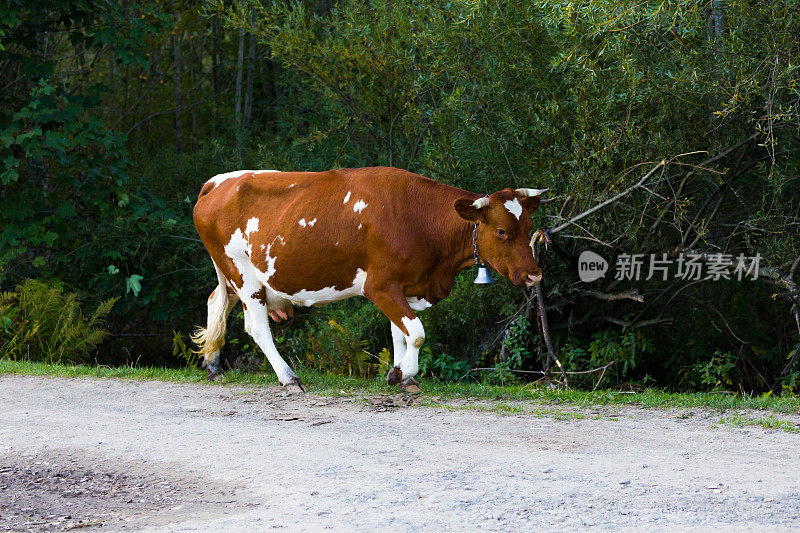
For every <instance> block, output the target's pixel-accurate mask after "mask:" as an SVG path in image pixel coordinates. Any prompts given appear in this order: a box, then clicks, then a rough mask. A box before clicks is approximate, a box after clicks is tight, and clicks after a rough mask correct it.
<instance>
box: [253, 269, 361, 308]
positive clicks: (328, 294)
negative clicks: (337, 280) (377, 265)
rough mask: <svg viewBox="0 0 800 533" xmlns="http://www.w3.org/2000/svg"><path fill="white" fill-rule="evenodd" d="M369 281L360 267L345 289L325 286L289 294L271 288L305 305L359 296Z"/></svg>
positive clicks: (292, 300)
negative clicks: (350, 283)
mask: <svg viewBox="0 0 800 533" xmlns="http://www.w3.org/2000/svg"><path fill="white" fill-rule="evenodd" d="M259 279H261V280H262V283H264V284H265V285H267V283H266V280H265V279H263V278H262V277H261V276H259ZM366 281H367V273H366V271H364V270H362V269H360V268H359V269H358V270H357V271H356V275H355V277H354V278H353V285H352V286H350V287H348V288H346V289H343V290H337V289H336V287H334V286H331V287H325V288H324V289H319V290H316V291H309V290H306V289H303V290H301V291H298V292H296V293H294V294H287V293H284V292H281V291H278V290H275V289H273V288H272V287H270V290H271V291H272V292H273V293H274V294H276V295H278V296H280V297H281V298H283V299H285V300H289V301H290V302H292V303H293V304H295V305H304V306H311V305H314V304H319V303H327V302H335V301H336V300H343V299H344V298H350V297H351V296H358V295H360V294H364V284H365V283H366Z"/></svg>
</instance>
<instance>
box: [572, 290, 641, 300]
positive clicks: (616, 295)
mask: <svg viewBox="0 0 800 533" xmlns="http://www.w3.org/2000/svg"><path fill="white" fill-rule="evenodd" d="M579 294H580V295H581V296H591V297H592V298H597V299H598V300H605V301H606V302H613V301H616V300H634V301H636V302H639V303H644V296H642V295H641V294H639V291H638V290H636V289H633V290H630V291H623V292H612V293H606V292H600V291H580V293H579Z"/></svg>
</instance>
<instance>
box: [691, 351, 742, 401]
mask: <svg viewBox="0 0 800 533" xmlns="http://www.w3.org/2000/svg"><path fill="white" fill-rule="evenodd" d="M736 359H737V357H736V355H734V354H732V353H730V352H722V351H720V350H716V351H715V352H714V355H712V356H711V357H710V358H709V359H708V361H698V362H697V363H695V364H694V365H692V366H691V367H690V368H689V369H687V371H686V372H685V376H684V379H686V381H687V382H688V383H689V384H690V385H691V386H692V388H693V389H698V390H706V391H710V390H724V389H729V388H731V387H733V386H734V385H735V384H736V382H737V379H738V373H739V372H738V365H737V364H736Z"/></svg>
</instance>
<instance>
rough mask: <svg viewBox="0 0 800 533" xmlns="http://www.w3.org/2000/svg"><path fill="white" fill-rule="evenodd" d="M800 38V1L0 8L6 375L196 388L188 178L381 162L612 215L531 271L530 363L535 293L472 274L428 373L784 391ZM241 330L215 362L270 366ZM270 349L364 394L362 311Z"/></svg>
mask: <svg viewBox="0 0 800 533" xmlns="http://www.w3.org/2000/svg"><path fill="white" fill-rule="evenodd" d="M799 23H800V10H798V6H797V4H796V2H795V1H794V0H769V1H709V0H692V1H673V2H650V1H641V2H610V1H599V0H587V1H545V0H536V1H529V2H503V1H469V2H415V1H402V0H400V1H398V0H395V1H355V0H353V1H351V0H344V1H341V2H334V1H332V0H330V1H329V0H325V1H291V2H274V3H271V2H251V3H230V2H227V1H214V2H207V3H206V2H196V1H185V0H169V1H158V2H149V3H141V2H128V1H127V0H72V1H66V0H65V1H60V0H53V1H40V0H3V2H2V3H0V287H2V290H3V291H6V292H5V293H4V294H3V296H2V300H0V326H1V327H0V350H2V352H1V353H0V357H9V358H15V359H33V360H47V361H62V362H90V363H97V364H109V365H111V364H114V365H116V364H132V365H167V366H176V365H185V364H197V361H196V360H195V358H194V356H193V354H192V352H191V349H190V348H191V346H190V344H189V342H188V334H189V333H190V332H191V331H192V330H193V329H194V328H195V327H196V326H197V325H200V324H204V321H205V317H204V314H205V305H206V298H207V297H208V294H209V292H210V291H211V290H212V289H213V287H214V285H215V284H216V280H215V277H214V273H213V269H212V267H211V263H210V261H209V260H208V258H207V255H206V252H205V250H204V248H203V246H202V243H200V242H199V240H198V239H197V236H196V234H195V231H194V228H193V225H192V220H191V212H192V207H193V203H194V201H195V199H196V196H197V194H198V192H199V190H200V187H201V185H202V184H203V182H204V181H205V180H207V179H208V178H209V177H211V176H213V175H214V174H216V173H219V172H225V171H230V170H234V169H239V168H269V169H280V170H325V169H330V168H335V167H355V166H374V165H392V166H397V167H402V168H407V169H410V170H412V171H414V172H418V173H421V174H423V175H426V176H429V177H431V178H433V179H436V180H439V181H442V182H445V183H449V184H453V185H456V186H459V187H463V188H466V189H470V190H473V191H481V192H490V191H494V190H497V189H501V188H504V187H508V186H511V187H537V188H544V187H549V188H550V189H551V191H550V193H549V194H550V198H552V201H551V202H549V203H548V204H546V205H544V206H543V207H542V209H540V210H539V211H538V212H537V213H536V214H535V215H534V227H537V228H541V229H543V230H544V229H547V228H551V229H552V228H556V227H559V226H561V225H562V224H564V223H565V221H567V220H568V219H570V218H572V217H575V216H577V215H579V214H581V213H583V212H585V211H587V210H588V209H591V208H592V207H593V206H596V205H598V204H600V203H601V202H603V201H605V200H608V199H612V198H615V197H617V196H618V195H619V197H618V198H617V199H616V200H615V201H614V202H611V203H609V204H608V205H606V206H605V207H603V208H601V209H599V210H597V211H596V212H594V213H592V214H590V215H589V216H586V217H584V218H581V219H580V221H577V222H576V223H575V224H571V225H568V226H566V227H564V228H562V229H561V230H559V231H557V232H553V233H552V234H551V235H550V238H551V241H552V242H551V243H550V244H549V245H548V246H547V247H545V246H544V245H540V246H539V247H538V250H537V251H538V253H539V255H540V256H541V259H540V262H541V263H542V265H543V268H544V272H545V277H544V281H543V284H542V290H543V293H542V296H543V300H542V301H543V303H544V306H545V309H546V319H547V327H548V330H549V333H550V335H549V336H550V337H551V341H552V357H551V358H548V357H547V352H548V349H547V342H545V341H546V340H547V339H544V338H543V335H542V333H543V331H542V329H541V321H540V319H539V311H538V309H539V308H538V306H537V305H535V303H536V302H535V298H534V295H532V294H526V293H525V292H524V291H522V290H521V289H517V288H514V287H512V286H510V284H508V283H506V282H504V281H500V282H497V283H495V284H493V285H491V286H482V287H479V286H474V285H473V284H472V277H474V270H468V271H466V272H465V273H464V274H462V276H460V278H459V280H458V282H457V286H456V289H455V290H454V292H453V294H452V295H451V297H450V298H449V299H447V300H445V301H444V302H442V303H441V304H439V305H437V306H436V307H435V308H433V309H431V310H429V311H427V312H426V313H423V317H422V318H423V322H424V324H425V328H426V332H427V339H428V340H427V343H426V348H425V349H424V351H423V353H422V369H423V372H424V373H425V375H427V376H432V377H438V378H441V379H460V378H463V379H481V380H486V381H492V382H508V381H513V380H519V379H530V378H531V377H538V376H537V375H536V374H522V373H518V372H512V371H513V370H527V371H534V372H535V371H539V370H542V369H543V368H546V367H552V368H556V367H555V366H552V365H550V363H551V361H555V359H558V362H559V363H561V364H562V365H563V367H564V368H565V369H566V370H567V371H570V372H581V371H586V370H592V369H597V368H601V367H605V366H606V365H608V364H609V363H611V362H612V361H613V362H614V364H612V365H610V366H608V368H607V369H606V370H605V371H604V372H603V373H602V382H601V383H600V386H612V385H613V386H619V385H621V384H628V385H632V386H647V385H658V386H663V387H668V388H672V389H694V390H711V389H730V390H737V391H754V390H755V391H775V392H784V391H791V392H796V391H797V389H798V386H800V363H798V362H797V361H796V359H797V355H798V349H800V343H799V342H798V336H799V335H800V318H798V298H799V293H798V288H797V280H798V276H800V267H799V266H798V264H800V238H798V230H799V229H800V176H799V175H798V174H799V173H798V169H800V150H798V149H799V148H800V142H799V141H800V114H799V113H798V107H799V105H800V70H798V66H800V41H799V39H800V24H799ZM662 160H664V161H665V162H666V163H665V165H663V166H661V167H658V168H656V167H657V164H658V163H659V162H660V161H662ZM654 168H655V169H656V171H655V172H652V173H651V174H650V175H649V176H648V178H647V179H646V180H645V181H641V180H642V178H643V177H645V176H646V175H647V173H648V172H650V171H651V170H652V169H654ZM622 193H625V194H622ZM586 248H589V249H592V250H593V251H595V252H597V253H599V254H600V255H602V256H603V257H605V258H606V259H607V260H608V261H609V262H610V263H611V264H612V269H613V264H614V261H615V258H616V257H617V256H619V255H620V254H634V253H641V254H647V255H649V254H656V255H657V256H659V257H661V254H668V257H670V258H675V257H677V256H679V255H680V254H681V253H693V254H696V255H697V257H699V258H701V259H702V260H703V261H705V262H706V263H708V261H709V258H710V257H711V258H713V256H714V254H729V255H730V256H732V257H734V258H735V257H737V256H739V255H740V254H741V255H744V256H747V257H753V256H755V255H756V254H758V255H759V256H760V257H761V260H760V266H759V267H758V268H759V271H758V274H759V276H758V277H759V279H757V280H755V281H752V280H750V281H739V280H737V279H735V278H734V279H732V280H725V279H719V280H683V279H680V278H677V277H676V276H675V275H670V276H669V278H668V279H667V280H666V281H664V280H661V279H660V277H659V276H656V277H655V278H654V279H650V280H644V277H645V276H643V277H642V280H640V281H630V280H625V281H619V280H615V279H614V276H613V275H607V276H606V277H605V278H603V279H600V280H598V281H595V282H593V283H591V284H588V285H587V284H584V283H581V282H580V281H579V279H578V276H577V270H576V258H577V255H578V254H579V252H581V251H582V250H584V249H586ZM750 266H752V265H750ZM31 280H33V281H31ZM95 310H97V311H95ZM236 315H237V311H235V312H234V316H233V317H232V319H231V321H230V326H229V327H230V330H229V343H228V345H227V346H226V347H225V349H224V355H225V358H226V360H227V361H228V364H229V365H230V366H233V367H241V368H244V369H250V370H256V369H259V368H262V367H263V356H262V355H261V354H260V352H258V350H257V348H255V347H254V345H253V343H252V342H251V341H250V340H249V338H248V337H247V336H246V335H245V334H244V333H243V331H242V324H241V320H237V318H236ZM276 339H277V342H278V347H279V349H280V350H281V351H282V353H283V354H284V355H286V356H288V357H289V358H290V359H291V363H292V364H293V365H294V366H299V367H300V369H299V370H301V371H302V369H303V368H315V369H320V370H324V371H333V372H340V373H348V374H360V375H375V374H376V373H377V372H378V371H379V368H380V367H379V364H378V363H377V362H376V358H374V357H373V355H374V356H376V357H377V358H384V359H385V358H386V352H383V353H382V350H383V349H384V348H385V347H388V346H390V345H391V339H390V335H389V327H388V323H387V322H386V319H385V318H383V316H382V315H381V314H380V312H379V311H378V310H377V309H376V308H375V307H374V306H372V305H371V304H370V303H369V302H366V301H364V300H355V299H354V300H350V301H345V302H340V303H337V304H334V305H329V306H326V307H324V308H321V309H308V310H305V309H304V310H298V312H297V314H296V317H295V318H294V319H293V320H292V321H290V322H289V323H287V324H281V325H278V326H277V328H276ZM478 368H480V369H487V370H475V369H478ZM465 375H466V377H465ZM570 376H571V378H570V383H571V384H577V385H583V386H589V387H592V386H595V385H596V384H597V378H598V377H599V376H600V373H597V372H596V373H592V374H571V375H570Z"/></svg>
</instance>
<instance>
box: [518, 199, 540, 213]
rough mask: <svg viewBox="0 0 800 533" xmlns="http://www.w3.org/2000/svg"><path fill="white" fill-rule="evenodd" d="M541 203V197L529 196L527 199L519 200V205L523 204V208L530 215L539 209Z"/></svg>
mask: <svg viewBox="0 0 800 533" xmlns="http://www.w3.org/2000/svg"><path fill="white" fill-rule="evenodd" d="M541 202H542V197H541V196H528V197H527V198H520V200H519V203H521V204H522V207H524V208H525V209H526V210H527V211H528V213H533V212H534V211H535V210H536V209H538V208H539V204H540V203H541Z"/></svg>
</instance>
